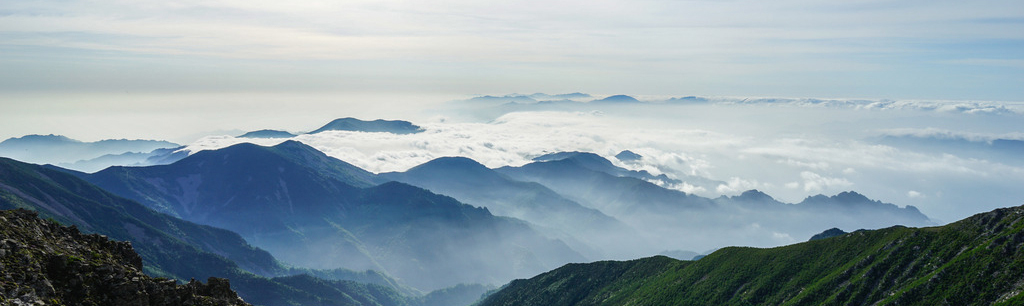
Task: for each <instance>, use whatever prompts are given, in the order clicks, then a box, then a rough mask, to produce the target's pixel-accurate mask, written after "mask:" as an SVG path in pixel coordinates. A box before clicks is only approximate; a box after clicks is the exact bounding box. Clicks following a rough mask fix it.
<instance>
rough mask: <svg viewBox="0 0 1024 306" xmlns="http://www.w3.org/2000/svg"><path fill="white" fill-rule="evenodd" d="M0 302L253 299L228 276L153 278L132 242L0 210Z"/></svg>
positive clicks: (189, 302) (191, 302) (142, 302)
mask: <svg viewBox="0 0 1024 306" xmlns="http://www.w3.org/2000/svg"><path fill="white" fill-rule="evenodd" d="M182 260H186V261H187V260H188V259H187V258H183V259H182ZM0 305H115V306H116V305H152V306H156V305H217V306H222V305H223V306H226V305H249V304H248V303H246V302H245V301H243V300H242V299H241V298H239V297H238V295H237V294H235V292H234V291H232V290H231V286H230V284H229V283H228V280H227V279H220V278H214V277H211V278H209V279H208V280H207V283H206V284H202V283H200V282H198V281H195V280H192V281H190V282H188V283H187V284H184V285H179V284H177V282H176V281H174V280H171V279H164V278H152V277H149V276H147V275H145V274H143V273H142V258H141V257H139V255H138V254H137V253H135V251H134V249H133V248H132V245H131V243H129V242H120V241H112V240H110V239H107V237H106V236H102V235H97V234H83V233H81V232H79V231H78V229H77V228H75V227H74V226H71V227H64V226H61V225H60V224H58V223H56V222H54V221H49V220H42V219H39V218H38V216H37V214H36V213H35V212H32V211H29V210H22V209H19V210H8V211H0Z"/></svg>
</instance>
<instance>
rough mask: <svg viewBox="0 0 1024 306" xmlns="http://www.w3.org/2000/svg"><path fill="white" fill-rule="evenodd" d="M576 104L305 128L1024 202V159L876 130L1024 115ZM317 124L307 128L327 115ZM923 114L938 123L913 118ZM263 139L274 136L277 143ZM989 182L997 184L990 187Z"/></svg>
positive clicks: (1001, 131) (378, 154)
mask: <svg viewBox="0 0 1024 306" xmlns="http://www.w3.org/2000/svg"><path fill="white" fill-rule="evenodd" d="M474 106H475V105H474ZM574 109H575V111H520V112H511V113H507V114H503V115H501V116H498V117H496V118H494V119H493V120H482V121H473V120H468V121H467V120H465V119H463V118H465V117H464V116H462V115H464V114H465V113H464V112H460V109H459V108H452V109H449V110H448V111H447V112H445V113H443V116H442V115H440V114H439V113H438V112H431V113H430V114H429V115H426V116H421V117H422V118H435V119H434V120H423V121H418V122H414V123H416V124H418V125H420V126H422V127H423V128H424V130H425V131H424V132H422V133H418V134H407V135H394V134H384V133H363V132H343V131H334V132H326V133H319V134H315V135H300V136H297V137H295V138H294V139H295V140H298V141H301V142H304V143H306V144H309V145H311V146H313V147H315V148H317V149H319V150H322V151H324V152H325V153H327V154H328V155H330V156H334V157H337V158H339V159H341V160H344V161H347V162H350V163H352V164H355V165H356V166H359V167H361V168H364V169H367V170H369V171H372V172H390V171H404V170H406V169H409V168H411V167H414V166H416V165H419V164H421V163H424V162H426V161H429V160H431V159H434V158H438V157H443V156H465V157H469V158H472V159H474V160H477V161H479V162H481V163H483V164H484V165H486V166H488V167H492V168H494V167H502V166H519V165H523V164H526V163H529V162H531V159H532V158H534V157H536V156H539V155H541V154H545V153H552V152H560V151H587V152H593V153H596V154H599V155H601V156H604V157H605V158H607V159H609V160H611V161H613V163H616V164H618V165H619V166H623V167H626V168H629V169H633V170H645V171H648V172H651V173H654V174H665V175H667V176H669V177H672V178H676V179H680V180H682V183H680V184H673V185H670V186H665V187H667V188H672V189H676V190H681V191H684V192H687V193H694V194H699V195H702V196H709V197H717V196H719V195H734V194H737V193H739V192H742V191H746V190H749V189H758V190H761V191H764V192H766V193H768V194H770V195H772V196H773V197H774V198H776V199H779V200H780V201H784V202H790V203H793V202H799V201H800V200H801V199H803V198H805V197H807V196H809V195H814V194H818V193H825V194H830V193H836V192H840V191H846V190H855V191H857V192H861V193H863V194H865V195H867V196H869V197H871V198H873V199H879V200H882V201H885V202H891V203H895V204H898V205H904V204H906V203H902V202H903V201H911V200H914V199H920V198H915V197H913V196H910V195H909V193H908V190H913V191H915V192H918V193H919V194H920V195H935V194H938V193H939V192H942V193H943V194H944V196H942V197H938V196H934V197H929V198H928V199H929V201H927V202H926V203H922V202H914V203H913V204H914V205H915V206H917V207H919V208H920V209H921V210H922V211H923V212H924V213H926V214H928V215H929V216H933V217H937V218H940V219H944V220H956V219H959V218H960V217H964V216H966V215H970V214H973V213H976V212H979V211H980V210H981V209H982V207H981V206H972V205H963V203H968V202H970V203H978V202H979V201H981V200H977V201H968V200H965V197H971V196H975V197H986V199H987V200H984V202H985V203H987V204H986V205H988V206H985V207H992V208H994V207H998V206H996V205H1013V204H1016V202H1019V199H1017V200H1014V198H1016V197H1020V198H1024V192H1021V191H1020V190H1019V188H1013V187H1011V186H1019V184H1021V183H1024V168H1021V167H1016V166H1013V165H1012V164H1007V163H1005V162H1002V161H1001V160H999V159H979V158H967V157H961V156H957V155H952V154H942V153H937V152H919V151H914V150H908V149H905V148H901V147H893V146H887V145H879V144H875V143H872V142H869V141H868V140H865V139H869V138H870V137H867V136H873V135H878V134H879V133H880V132H879V131H883V132H881V133H883V134H899V133H904V134H914V133H919V132H920V133H922V134H923V135H924V134H927V135H930V134H929V133H938V134H941V133H946V132H944V131H948V132H949V134H950V135H972V134H971V133H977V132H969V131H968V130H965V129H959V128H961V127H972V126H985V127H987V130H988V131H991V132H986V133H978V135H979V136H978V138H979V139H983V138H985V137H988V136H984V135H1003V136H1005V135H1009V134H1012V133H1015V132H1014V131H1015V127H1016V126H1018V125H1017V123H1018V122H1019V121H1018V120H1020V119H1021V118H1020V117H1021V116H1020V115H1003V116H997V117H980V116H976V115H973V114H965V113H950V114H944V115H941V116H925V115H922V113H921V112H920V111H917V110H914V111H907V110H886V111H881V113H880V112H876V111H867V112H865V111H862V110H856V109H848V108H840V109H833V108H821V107H800V108H797V109H793V108H788V107H773V106H764V105H760V104H732V105H727V104H716V103H710V104H699V105H698V104H694V105H689V104H687V105H669V104H654V103H651V104H639V105H629V106H595V105H589V104H586V103H580V104H579V105H575V106H574ZM438 116H442V117H438ZM879 117H882V118H884V121H880V120H879V119H878V118H879ZM391 118H393V117H391ZM440 118H444V120H440ZM951 118H952V120H951ZM365 119H372V118H365ZM880 122H884V124H880ZM311 125H313V126H311V127H308V128H307V129H313V128H315V127H316V126H318V125H319V124H311ZM917 126H932V127H934V128H933V129H920V130H917V129H916V128H913V127H917ZM908 127H911V128H908ZM262 128H274V127H273V126H270V127H262ZM936 131H939V132H936ZM958 137H959V136H958ZM240 141H243V140H239V139H234V138H232V137H227V136H214V137H207V138H204V139H202V140H200V141H197V142H195V143H193V144H191V145H190V148H192V149H193V151H196V150H198V149H210V148H217V147H223V146H227V145H230V144H234V143H238V142H240ZM244 141H249V140H244ZM258 141H259V142H260V144H263V145H271V144H273V143H274V140H258ZM622 150H630V151H633V152H635V153H638V154H640V155H642V156H643V158H642V159H641V160H639V161H636V162H629V163H625V162H619V161H617V160H616V159H615V158H614V156H615V155H616V154H618V153H619V152H621V151H622ZM1015 184H1018V185H1015ZM965 186H971V187H969V188H968V187H965ZM979 188H981V189H984V190H988V191H987V192H985V194H980V195H979V194H978V192H977V191H976V190H980V189H979ZM983 206H984V205H983Z"/></svg>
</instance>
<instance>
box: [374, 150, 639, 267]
mask: <svg viewBox="0 0 1024 306" xmlns="http://www.w3.org/2000/svg"><path fill="white" fill-rule="evenodd" d="M380 177H381V178H384V179H388V180H395V181H399V182H403V183H408V184H412V185H415V186H419V187H423V188H426V189H429V190H431V191H433V192H437V193H440V194H445V195H449V196H452V197H454V198H456V199H458V200H459V201H461V202H463V203H467V204H471V205H479V206H484V207H487V208H488V209H489V210H490V211H491V212H493V213H494V214H496V215H501V216H509V217H514V218H518V219H523V220H526V221H529V222H532V223H534V224H537V225H540V226H542V227H543V228H547V229H553V230H555V232H554V233H558V232H561V233H566V234H568V235H569V237H564V236H563V237H559V238H562V239H563V240H566V242H567V243H569V244H570V245H571V246H573V248H574V249H576V250H587V249H599V250H600V251H599V252H600V253H602V254H600V255H599V254H594V255H595V256H601V258H606V257H604V256H614V255H613V254H614V253H615V252H618V251H619V250H622V249H624V248H629V244H630V243H633V242H635V240H636V236H635V235H629V233H631V232H633V229H631V228H629V227H628V226H626V225H625V224H623V223H621V222H619V221H618V220H616V219H615V218H612V217H609V216H607V215H605V214H603V213H601V212H600V211H598V210H596V209H593V208H587V207H584V206H582V205H580V204H579V203H576V202H574V201H572V200H569V199H566V198H564V197H562V196H561V195H559V194H558V193H555V192H554V191H552V190H551V189H548V188H547V187H544V186H543V185H541V184H538V183H534V182H521V181H515V180H512V179H509V178H508V177H506V176H504V175H501V174H498V173H497V172H495V171H494V170H491V169H489V168H487V167H485V166H484V165H482V164H480V163H478V162H476V161H474V160H472V159H469V158H465V157H442V158H438V159H435V160H432V161H430V162H427V163H424V164H422V165H419V166H416V167H413V168H411V169H409V170H407V171H406V172H404V173H399V172H395V173H383V174H381V175H380ZM549 233H552V232H550V231H549ZM556 236H557V235H556ZM617 236H620V237H624V236H629V237H630V238H629V239H615V238H614V237H617ZM576 239H579V240H581V242H583V243H584V245H583V246H580V245H578V244H574V240H576ZM617 257H618V256H617Z"/></svg>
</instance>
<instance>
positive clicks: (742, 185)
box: [715, 177, 763, 194]
mask: <svg viewBox="0 0 1024 306" xmlns="http://www.w3.org/2000/svg"><path fill="white" fill-rule="evenodd" d="M759 186H763V184H761V183H758V182H757V181H756V180H745V179H741V178H738V177H731V178H729V179H728V180H726V183H725V184H719V185H718V187H716V188H715V191H717V192H718V193H719V194H735V193H739V192H743V191H747V190H751V189H757V188H758V187H759Z"/></svg>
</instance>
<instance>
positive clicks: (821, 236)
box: [808, 227, 848, 241]
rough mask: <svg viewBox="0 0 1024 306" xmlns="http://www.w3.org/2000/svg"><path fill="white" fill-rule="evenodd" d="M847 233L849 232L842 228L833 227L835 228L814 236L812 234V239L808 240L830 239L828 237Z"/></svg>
mask: <svg viewBox="0 0 1024 306" xmlns="http://www.w3.org/2000/svg"><path fill="white" fill-rule="evenodd" d="M846 234H848V233H847V232H844V231H843V230H841V229H838V228H834V227H833V228H830V229H827V230H825V231H824V232H821V233H818V234H815V235H814V236H811V239H810V240H808V241H814V240H821V239H828V238H832V237H839V236H842V235H846Z"/></svg>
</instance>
